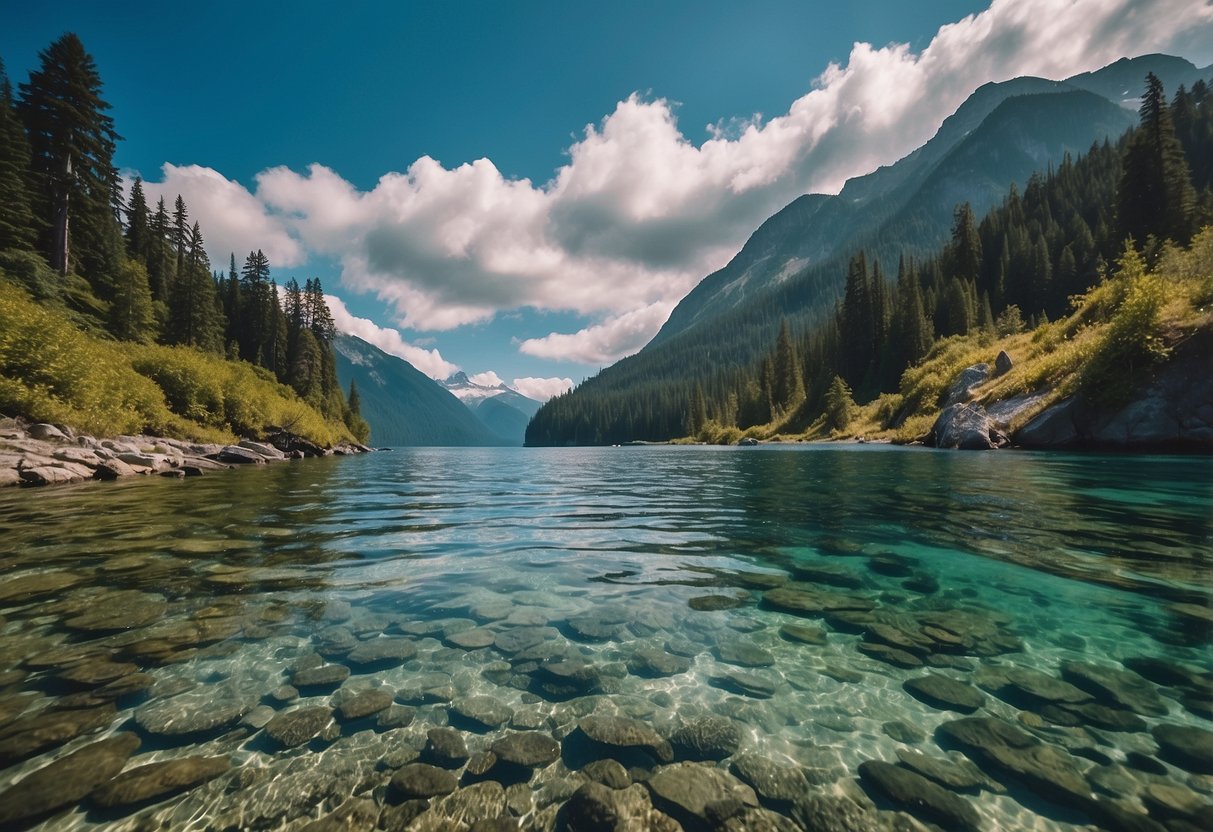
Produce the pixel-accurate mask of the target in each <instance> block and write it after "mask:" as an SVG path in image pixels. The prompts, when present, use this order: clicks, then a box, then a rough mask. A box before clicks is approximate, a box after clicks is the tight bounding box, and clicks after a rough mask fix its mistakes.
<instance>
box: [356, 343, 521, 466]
mask: <svg viewBox="0 0 1213 832" xmlns="http://www.w3.org/2000/svg"><path fill="white" fill-rule="evenodd" d="M333 346H334V351H335V352H336V354H337V378H338V379H339V380H340V381H341V386H342V387H343V388H344V389H346V390H348V389H349V386H350V382H351V381H356V382H357V383H358V393H359V395H360V397H361V399H362V416H363V418H364V419H366V421H367V423H368V424H370V426H371V444H373V445H376V446H378V447H391V446H393V445H441V446H452V445H506V444H510V443H509V442H507V441H506V440H505V439H503V438H502V437H500V436H497V435H496V434H494V433H493V432H492V431H490V430H489V429H488V428H487V427H485V425H484V423H483V422H481V421H480V420H479V419H477V418H476V416H475V415H474V414H473V413H472V411H471V410H469V409H468V408H467V407H466V406H465V405H464V404H463V403H462V402H461V401H459V399H457V398H455V396H453V395H452V394H451V393H450V392H449V391H447V390H446V389H444V388H443V387H441V386H440V385H439V384H438V383H437V382H436V381H434V380H433V379H431V378H430V377H429V376H427V375H425V374H424V373H422V372H421V371H419V370H417V369H416V368H414V367H413V365H412V364H410V363H408V362H407V361H405V360H404V359H402V358H397V357H396V356H394V355H388V354H387V353H385V352H384V351H383V350H381V349H379V348H378V347H375V346H372V345H371V344H368V343H367V342H366V341H363V340H362V339H360V338H355V337H354V336H353V335H345V334H338V336H337V338H336V339H335V341H334V344H333Z"/></svg>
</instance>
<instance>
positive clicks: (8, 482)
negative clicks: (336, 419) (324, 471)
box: [0, 418, 372, 488]
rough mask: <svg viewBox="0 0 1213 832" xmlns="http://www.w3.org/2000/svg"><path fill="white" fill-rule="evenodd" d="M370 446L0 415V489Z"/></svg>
mask: <svg viewBox="0 0 1213 832" xmlns="http://www.w3.org/2000/svg"><path fill="white" fill-rule="evenodd" d="M371 450H372V449H371V448H369V447H367V446H365V445H358V444H355V443H352V442H341V443H338V444H337V445H334V446H333V447H332V448H322V447H320V446H319V445H316V444H314V443H312V442H309V441H308V440H306V439H304V438H302V437H299V436H295V435H294V434H291V433H288V432H286V431H280V432H278V433H276V434H274V435H272V436H270V437H269V438H268V439H267V440H266V441H256V440H252V439H240V440H238V441H237V442H235V443H232V444H226V445H225V444H221V443H210V442H188V441H185V440H181V439H170V438H167V437H162V436H147V435H137V436H115V437H105V438H97V437H93V436H89V435H87V434H78V433H76V432H75V431H74V430H72V429H71V428H70V427H67V426H65V425H52V424H49V423H46V422H35V423H27V422H25V421H23V420H21V419H13V418H0V488H3V487H5V486H13V487H26V488H29V487H38V486H45V485H59V484H67V483H77V482H85V481H88V480H100V481H109V480H116V479H122V478H125V477H134V476H161V477H166V478H174V479H185V478H186V477H200V476H202V475H204V474H205V473H206V472H208V471H225V470H230V469H233V468H241V467H244V466H248V465H252V466H257V465H266V464H270V463H274V462H285V461H288V460H293V459H305V458H307V457H320V456H348V455H352V454H361V453H368V452H370V451H371Z"/></svg>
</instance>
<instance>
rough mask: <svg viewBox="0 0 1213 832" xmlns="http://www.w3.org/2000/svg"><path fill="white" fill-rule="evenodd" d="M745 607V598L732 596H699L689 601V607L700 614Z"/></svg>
mask: <svg viewBox="0 0 1213 832" xmlns="http://www.w3.org/2000/svg"><path fill="white" fill-rule="evenodd" d="M745 605H746V599H745V598H734V597H733V596H731V595H698V596H696V597H694V598H691V599H690V600H688V601H687V606H689V607H690V608H691V609H693V610H697V611H699V612H712V611H716V610H733V609H737V608H738V607H744V606H745Z"/></svg>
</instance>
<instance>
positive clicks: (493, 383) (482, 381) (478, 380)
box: [468, 370, 505, 387]
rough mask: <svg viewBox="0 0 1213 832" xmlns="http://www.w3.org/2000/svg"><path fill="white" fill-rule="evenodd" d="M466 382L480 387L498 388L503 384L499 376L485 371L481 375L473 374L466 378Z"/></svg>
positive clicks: (490, 371)
mask: <svg viewBox="0 0 1213 832" xmlns="http://www.w3.org/2000/svg"><path fill="white" fill-rule="evenodd" d="M468 381H470V382H471V383H472V384H479V385H480V386H481V387H500V386H501V385H503V384H505V382H504V381H502V380H501V376H499V375H497V374H496V373H494V372H493V371H492V370H485V371H484V372H483V373H475V374H473V375H470V376H468Z"/></svg>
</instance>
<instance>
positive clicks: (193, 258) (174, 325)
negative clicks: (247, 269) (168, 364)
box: [165, 222, 223, 352]
mask: <svg viewBox="0 0 1213 832" xmlns="http://www.w3.org/2000/svg"><path fill="white" fill-rule="evenodd" d="M183 249H184V251H185V256H184V257H183V258H182V264H181V272H180V273H178V275H177V278H176V280H175V281H174V284H173V289H172V292H171V294H170V297H169V320H168V326H167V327H166V332H165V338H166V340H167V341H168V342H169V343H170V344H186V345H188V346H191V347H197V348H198V349H202V350H207V351H208V352H218V351H219V350H220V347H221V341H220V334H221V333H222V331H223V327H222V322H221V321H219V320H218V316H217V314H216V309H217V304H216V298H215V294H216V288H215V279H214V277H213V276H212V275H211V264H210V260H209V259H208V258H207V256H206V249H205V247H204V241H203V239H202V230H201V229H200V228H199V227H198V223H196V222H195V223H194V225H193V226H192V227H191V228H190V231H189V234H188V236H187V238H186V242H185V244H184V246H183Z"/></svg>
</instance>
